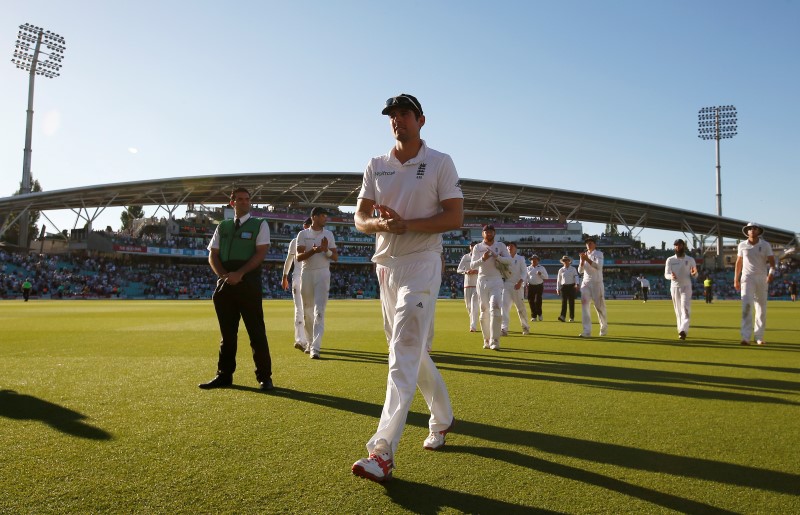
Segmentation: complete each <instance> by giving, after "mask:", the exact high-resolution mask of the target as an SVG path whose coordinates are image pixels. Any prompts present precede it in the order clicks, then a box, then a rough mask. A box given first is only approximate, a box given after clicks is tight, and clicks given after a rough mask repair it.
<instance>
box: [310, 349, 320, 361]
mask: <svg viewBox="0 0 800 515" xmlns="http://www.w3.org/2000/svg"><path fill="white" fill-rule="evenodd" d="M309 355H310V356H311V359H319V352H317V351H315V350H314V349H311V351H310V352H309Z"/></svg>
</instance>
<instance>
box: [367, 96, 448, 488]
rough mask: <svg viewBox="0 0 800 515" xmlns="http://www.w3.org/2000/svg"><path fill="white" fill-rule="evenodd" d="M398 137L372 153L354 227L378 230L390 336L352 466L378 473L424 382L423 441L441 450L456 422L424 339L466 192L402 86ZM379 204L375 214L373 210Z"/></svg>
mask: <svg viewBox="0 0 800 515" xmlns="http://www.w3.org/2000/svg"><path fill="white" fill-rule="evenodd" d="M382 113H383V114H385V115H388V116H389V121H390V124H391V127H392V132H393V134H394V137H395V140H396V142H395V145H394V148H392V150H390V151H389V153H388V154H386V155H383V156H379V157H375V158H373V159H372V160H371V161H370V162H369V164H368V165H367V169H366V171H365V172H364V181H363V184H362V186H361V191H360V193H359V194H358V205H357V206H356V213H355V225H356V228H357V229H358V230H359V231H361V232H363V233H366V234H375V253H374V254H373V256H372V261H373V262H375V271H376V274H377V276H378V284H379V286H380V295H381V306H382V308H383V317H384V324H385V326H386V327H387V332H388V333H390V334H391V339H390V341H389V377H388V379H387V386H386V400H385V402H384V405H383V411H382V413H381V419H380V422H379V423H378V430H377V431H376V432H375V434H374V435H372V437H371V438H370V439H369V441H368V442H367V451H368V452H369V456H368V457H367V458H363V459H360V460H358V461H356V462H355V463H354V464H353V467H352V470H353V474H355V475H357V476H361V477H364V478H367V479H371V480H373V481H378V482H382V481H386V480H387V479H389V478H390V477H391V476H392V470H393V469H394V455H395V453H396V451H397V445H398V443H399V442H400V436H401V435H402V434H403V428H404V427H405V423H406V417H407V416H408V411H409V409H410V407H411V401H412V400H413V398H414V393H415V390H416V388H417V387H419V390H420V392H421V393H422V396H423V397H424V398H425V402H426V403H427V405H428V409H429V410H430V412H431V417H430V420H429V422H428V427H429V429H430V434H429V435H428V437H427V438H426V439H425V441H424V442H423V447H424V448H425V449H429V450H436V449H439V448H441V447H442V446H443V445H444V444H445V435H446V434H447V433H448V432H449V431H450V430H451V429H452V427H453V424H454V422H455V418H454V417H453V408H452V406H451V405H450V395H449V394H448V392H447V387H446V386H445V384H444V380H443V379H442V376H441V375H440V374H439V371H438V370H437V369H436V365H434V363H433V360H432V359H431V357H430V356H429V355H428V352H427V350H426V345H427V342H428V340H429V327H430V325H431V323H432V322H433V316H434V308H435V305H436V297H437V294H438V293H439V286H440V285H441V281H442V258H441V254H442V233H443V232H447V231H452V230H455V229H460V228H461V224H462V222H463V220H464V196H463V194H462V193H461V185H460V183H459V179H458V173H457V172H456V168H455V165H453V160H452V159H451V158H450V156H448V155H447V154H443V153H441V152H437V151H436V150H433V149H431V148H429V147H428V146H427V145H426V144H425V141H423V140H422V139H421V138H420V129H421V128H422V126H423V125H424V124H425V116H424V115H423V112H422V106H421V105H420V103H419V101H418V100H417V99H416V98H415V97H413V96H412V95H408V94H405V93H404V94H401V95H398V96H396V97H392V98H390V99H389V100H387V101H386V106H385V107H384V109H383V111H382ZM376 211H377V213H378V216H374V213H375V212H376Z"/></svg>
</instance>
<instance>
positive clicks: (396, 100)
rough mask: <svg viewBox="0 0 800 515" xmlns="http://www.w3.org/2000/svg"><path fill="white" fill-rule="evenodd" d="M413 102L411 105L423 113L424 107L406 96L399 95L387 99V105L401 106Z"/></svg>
mask: <svg viewBox="0 0 800 515" xmlns="http://www.w3.org/2000/svg"><path fill="white" fill-rule="evenodd" d="M408 104H411V106H412V107H413V108H414V110H416V111H417V112H418V113H420V114H422V107H420V106H419V104H417V103H416V102H414V100H413V99H411V98H409V97H407V96H405V95H399V96H396V97H392V98H390V99H388V100H386V107H400V106H404V105H408Z"/></svg>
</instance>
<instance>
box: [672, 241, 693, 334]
mask: <svg viewBox="0 0 800 515" xmlns="http://www.w3.org/2000/svg"><path fill="white" fill-rule="evenodd" d="M674 245H675V255H674V256H670V257H668V258H667V262H666V263H665V265H664V277H665V278H666V279H669V280H670V281H672V283H671V286H670V293H671V294H672V306H673V307H674V308H675V318H676V320H677V322H678V338H680V339H681V340H685V339H686V335H687V334H688V333H689V318H690V317H691V314H692V277H697V263H695V261H694V258H693V257H692V256H687V255H686V242H685V241H683V240H681V239H678V240H675V243H674Z"/></svg>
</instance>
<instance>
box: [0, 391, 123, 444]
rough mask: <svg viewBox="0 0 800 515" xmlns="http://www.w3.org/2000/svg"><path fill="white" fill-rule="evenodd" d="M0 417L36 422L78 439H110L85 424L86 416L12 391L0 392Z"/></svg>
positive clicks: (106, 434) (108, 434) (109, 436)
mask: <svg viewBox="0 0 800 515" xmlns="http://www.w3.org/2000/svg"><path fill="white" fill-rule="evenodd" d="M0 416H2V417H6V418H10V419H13V420H38V421H41V422H44V423H45V424H47V425H48V426H50V427H52V428H53V429H57V430H59V431H61V432H62V433H66V434H68V435H72V436H77V437H80V438H88V439H90V440H110V439H111V433H108V432H106V431H103V430H102V429H100V428H97V427H94V426H92V425H90V424H87V423H86V422H85V420H86V419H87V418H88V417H87V416H86V415H84V414H82V413H78V412H77V411H73V410H71V409H69V408H65V407H63V406H59V405H58V404H53V403H52V402H49V401H46V400H43V399H39V398H37V397H33V396H32V395H25V394H20V393H17V392H15V391H14V390H0Z"/></svg>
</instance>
